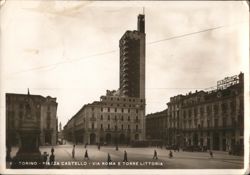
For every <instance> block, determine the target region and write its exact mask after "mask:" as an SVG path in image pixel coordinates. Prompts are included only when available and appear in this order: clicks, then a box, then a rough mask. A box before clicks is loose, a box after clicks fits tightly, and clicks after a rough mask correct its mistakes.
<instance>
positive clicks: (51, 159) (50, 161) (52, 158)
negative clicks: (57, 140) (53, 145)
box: [49, 152, 55, 165]
mask: <svg viewBox="0 0 250 175" xmlns="http://www.w3.org/2000/svg"><path fill="white" fill-rule="evenodd" d="M54 161H55V155H54V152H52V153H51V155H50V156H49V164H50V165H53V164H54Z"/></svg>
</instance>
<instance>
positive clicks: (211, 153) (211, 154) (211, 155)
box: [209, 150, 213, 158]
mask: <svg viewBox="0 0 250 175" xmlns="http://www.w3.org/2000/svg"><path fill="white" fill-rule="evenodd" d="M209 154H210V157H211V158H213V152H212V151H211V150H209Z"/></svg>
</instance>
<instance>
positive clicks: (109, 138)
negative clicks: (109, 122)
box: [106, 133, 111, 144]
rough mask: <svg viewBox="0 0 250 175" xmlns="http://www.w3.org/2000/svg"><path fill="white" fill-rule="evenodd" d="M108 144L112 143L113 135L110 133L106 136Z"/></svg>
mask: <svg viewBox="0 0 250 175" xmlns="http://www.w3.org/2000/svg"><path fill="white" fill-rule="evenodd" d="M106 143H107V144H110V143H111V134H110V133H107V134H106Z"/></svg>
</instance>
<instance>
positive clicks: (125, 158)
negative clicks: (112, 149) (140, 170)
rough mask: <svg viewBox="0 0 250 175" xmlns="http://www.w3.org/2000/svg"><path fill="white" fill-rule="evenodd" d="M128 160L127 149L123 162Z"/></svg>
mask: <svg viewBox="0 0 250 175" xmlns="http://www.w3.org/2000/svg"><path fill="white" fill-rule="evenodd" d="M127 161H128V155H127V151H124V158H123V162H127Z"/></svg>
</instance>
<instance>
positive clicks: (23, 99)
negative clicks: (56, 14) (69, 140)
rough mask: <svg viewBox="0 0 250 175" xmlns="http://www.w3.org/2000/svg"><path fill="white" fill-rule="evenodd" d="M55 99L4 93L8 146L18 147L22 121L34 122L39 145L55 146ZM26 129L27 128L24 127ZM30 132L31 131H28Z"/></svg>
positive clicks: (23, 123)
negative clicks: (37, 129) (38, 133)
mask: <svg viewBox="0 0 250 175" xmlns="http://www.w3.org/2000/svg"><path fill="white" fill-rule="evenodd" d="M56 113H57V102H56V98H52V97H50V96H47V97H43V96H40V95H31V94H29V92H28V94H13V93H6V140H7V144H9V145H12V146H14V145H19V146H20V144H21V143H20V141H21V139H20V133H19V131H20V128H21V127H22V126H24V125H26V123H25V122H24V121H26V120H24V119H27V118H28V119H30V120H32V121H34V124H36V125H37V126H38V128H39V129H40V138H39V145H56V142H57V117H56ZM26 127H27V126H26ZM30 132H32V131H30Z"/></svg>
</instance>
